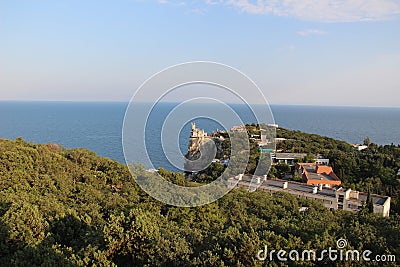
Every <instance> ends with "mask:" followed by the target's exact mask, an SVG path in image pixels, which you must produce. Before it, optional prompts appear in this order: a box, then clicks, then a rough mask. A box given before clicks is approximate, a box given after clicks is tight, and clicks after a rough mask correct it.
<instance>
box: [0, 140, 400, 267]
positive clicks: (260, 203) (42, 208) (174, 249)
mask: <svg viewBox="0 0 400 267" xmlns="http://www.w3.org/2000/svg"><path fill="white" fill-rule="evenodd" d="M160 171H162V172H164V174H165V175H166V176H168V178H169V179H170V180H171V181H176V182H177V183H183V182H184V176H183V175H182V174H176V173H171V172H167V171H163V170H160ZM136 173H137V175H139V176H140V175H144V173H145V171H144V169H143V167H141V166H136ZM0 189H1V192H0V266H94V265H95V266H112V265H118V266H263V265H267V264H273V263H268V262H262V261H259V260H257V258H256V254H257V252H258V251H259V250H260V249H263V248H264V246H265V245H267V246H268V248H270V249H271V250H272V249H277V250H278V249H281V248H283V249H288V250H290V249H316V250H322V249H327V248H328V247H330V246H331V247H335V246H336V245H335V244H336V240H337V239H339V238H346V239H347V240H348V242H349V246H348V248H356V249H359V250H362V249H370V250H372V251H373V252H374V253H375V254H388V253H390V254H395V255H397V256H398V255H400V246H399V241H398V237H399V236H400V220H399V217H398V216H391V217H390V218H381V217H379V216H375V215H373V214H369V213H368V212H366V211H363V212H361V213H359V214H354V213H347V212H340V211H338V212H335V213H332V212H330V211H328V210H327V209H325V208H324V207H323V206H321V205H320V204H319V203H314V202H312V201H310V200H306V199H297V198H294V197H293V196H290V195H287V194H285V193H279V194H275V195H273V196H270V195H268V194H265V193H264V192H255V193H249V192H246V191H244V190H241V189H235V190H233V191H232V192H230V193H229V194H227V195H226V196H225V197H223V198H222V199H220V200H219V201H217V202H214V203H212V204H209V205H206V206H202V207H197V208H177V207H171V206H167V205H165V204H163V203H160V202H158V201H155V200H153V199H152V198H151V197H149V196H147V194H145V193H144V192H143V191H142V190H141V189H139V188H138V187H137V185H136V184H135V182H134V179H133V178H132V177H131V175H130V173H129V171H128V168H127V167H126V166H125V165H122V164H119V163H118V162H116V161H112V160H109V159H106V158H102V157H99V156H97V155H96V154H95V153H93V152H90V151H88V150H85V149H72V150H68V149H65V148H63V147H60V146H58V145H54V144H48V145H38V144H32V143H28V142H25V141H23V140H22V139H17V140H3V139H0ZM302 206H307V207H309V210H308V211H307V212H299V208H300V207H302ZM326 262H328V261H327V260H326ZM317 263H318V264H322V263H321V262H317ZM298 264H300V265H302V264H303V265H306V266H312V265H314V263H312V262H299V263H298ZM337 264H338V265H340V266H343V265H345V264H346V263H344V262H339V263H337ZM365 264H366V263H365V262H364V263H360V265H365ZM370 264H372V265H373V264H374V263H372V262H371V263H370ZM277 265H280V264H279V262H278V263H277Z"/></svg>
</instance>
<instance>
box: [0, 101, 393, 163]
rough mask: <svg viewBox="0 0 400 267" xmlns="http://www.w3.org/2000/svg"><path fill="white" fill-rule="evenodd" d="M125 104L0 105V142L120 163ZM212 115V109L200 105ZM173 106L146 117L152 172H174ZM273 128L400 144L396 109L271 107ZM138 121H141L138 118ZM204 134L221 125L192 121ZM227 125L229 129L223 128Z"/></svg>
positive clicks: (246, 117)
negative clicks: (169, 137)
mask: <svg viewBox="0 0 400 267" xmlns="http://www.w3.org/2000/svg"><path fill="white" fill-rule="evenodd" d="M127 105H128V103H122V102H20V101H16V102H14V101H0V137H1V138H7V139H15V138H17V137H22V138H23V139H25V140H27V141H31V142H35V143H49V142H53V143H57V144H61V145H63V146H65V147H67V148H77V147H83V148H87V149H90V150H92V151H95V152H96V153H98V154H99V155H101V156H104V157H108V158H111V159H115V160H118V161H119V162H125V160H124V156H123V149H122V144H121V143H122V125H123V120H124V115H125V110H126V108H127ZM202 105H207V106H202V107H201V108H202V109H203V108H207V109H208V110H211V111H212V112H214V110H213V109H215V113H218V112H221V111H220V110H219V109H218V107H217V106H215V107H214V106H213V105H212V104H202ZM175 106H176V104H173V103H162V104H159V105H158V107H157V109H156V110H155V111H154V112H153V113H152V115H151V116H150V117H149V121H148V124H147V128H146V145H147V147H148V150H149V153H148V154H149V155H150V156H151V161H152V163H153V165H154V167H155V168H158V167H165V168H167V169H171V170H176V168H175V167H174V166H172V165H171V164H170V163H169V161H168V159H167V158H166V157H165V156H164V155H163V153H161V152H162V149H163V148H162V145H161V142H160V136H161V128H162V126H163V121H164V120H165V118H166V116H167V115H168V113H169V112H170V111H171V110H172V109H173V108H174V107H175ZM194 108H199V107H194ZM232 108H233V109H234V110H235V111H236V112H237V113H239V114H241V118H242V120H243V121H244V122H245V123H253V122H255V119H254V116H252V114H251V113H250V112H249V111H248V110H247V108H246V106H244V105H232ZM271 110H272V113H273V116H274V119H275V123H276V124H278V125H279V126H280V127H284V128H288V129H293V130H300V131H304V132H308V133H316V134H320V135H324V136H329V137H333V138H336V139H340V140H344V141H347V142H349V143H362V142H363V140H364V138H365V137H367V136H368V137H369V138H370V139H371V141H372V142H374V143H377V144H391V143H394V144H396V145H397V144H400V108H377V107H333V106H328V107H324V106H294V105H272V106H271ZM138 116H142V115H141V114H138ZM195 121H196V123H197V125H198V127H199V128H202V129H205V130H206V131H207V132H212V131H214V130H216V129H217V128H218V129H222V125H220V124H219V123H217V122H215V121H210V120H207V119H201V118H200V119H197V120H195ZM228 126H229V127H230V126H233V125H228ZM189 135H190V122H187V123H186V124H185V125H184V126H183V128H182V130H181V131H180V132H179V136H178V137H177V138H178V142H179V147H180V149H181V152H182V154H185V153H186V148H187V144H188V138H189Z"/></svg>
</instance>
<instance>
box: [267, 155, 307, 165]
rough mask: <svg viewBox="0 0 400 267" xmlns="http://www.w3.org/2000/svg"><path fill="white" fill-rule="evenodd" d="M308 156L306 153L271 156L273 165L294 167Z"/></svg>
mask: <svg viewBox="0 0 400 267" xmlns="http://www.w3.org/2000/svg"><path fill="white" fill-rule="evenodd" d="M305 156H307V154H306V153H274V154H272V155H271V157H272V163H273V164H288V165H289V166H294V165H295V164H296V161H298V160H300V159H303V158H304V157H305Z"/></svg>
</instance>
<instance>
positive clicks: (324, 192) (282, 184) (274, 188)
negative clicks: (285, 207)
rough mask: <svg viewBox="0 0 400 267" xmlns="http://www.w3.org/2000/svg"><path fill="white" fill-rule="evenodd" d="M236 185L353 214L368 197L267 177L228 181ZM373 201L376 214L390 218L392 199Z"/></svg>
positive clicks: (347, 191) (386, 197)
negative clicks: (314, 202) (312, 201)
mask: <svg viewBox="0 0 400 267" xmlns="http://www.w3.org/2000/svg"><path fill="white" fill-rule="evenodd" d="M235 185H236V186H243V187H247V188H248V189H249V191H254V190H255V189H259V190H263V191H265V192H268V193H270V194H273V193H275V192H278V191H284V192H287V193H289V194H291V195H294V196H297V197H301V198H305V199H313V200H317V201H320V202H322V203H323V205H324V206H325V207H326V208H329V209H331V210H347V211H353V212H357V211H360V210H361V209H362V207H363V205H365V203H366V202H367V197H368V194H367V193H363V192H358V191H353V190H351V189H350V188H349V189H344V188H341V187H340V188H338V189H336V188H326V187H323V186H322V184H320V185H319V186H314V185H308V184H305V183H298V182H292V181H285V180H280V179H271V180H269V179H267V176H266V175H264V176H263V177H261V176H251V175H243V174H240V175H238V176H236V177H234V178H230V179H228V186H231V187H234V186H235ZM371 199H372V202H373V207H374V209H373V211H374V213H377V214H380V215H382V216H384V217H386V216H389V213H390V201H391V198H390V197H388V196H381V195H374V194H371Z"/></svg>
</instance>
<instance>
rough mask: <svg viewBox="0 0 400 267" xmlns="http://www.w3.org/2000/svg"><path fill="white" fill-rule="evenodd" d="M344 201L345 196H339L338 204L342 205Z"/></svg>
mask: <svg viewBox="0 0 400 267" xmlns="http://www.w3.org/2000/svg"><path fill="white" fill-rule="evenodd" d="M343 200H344V196H343V195H339V199H338V202H341V203H343Z"/></svg>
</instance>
